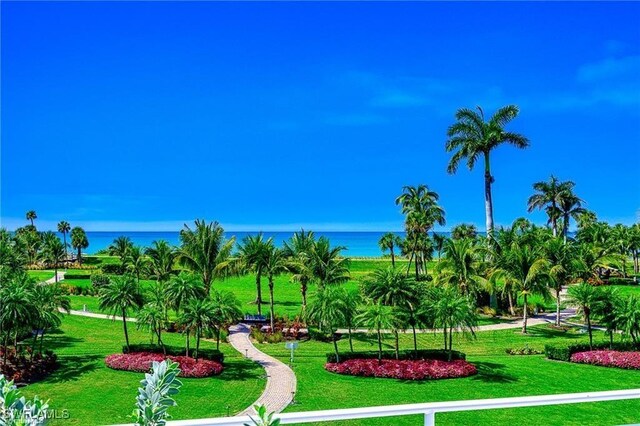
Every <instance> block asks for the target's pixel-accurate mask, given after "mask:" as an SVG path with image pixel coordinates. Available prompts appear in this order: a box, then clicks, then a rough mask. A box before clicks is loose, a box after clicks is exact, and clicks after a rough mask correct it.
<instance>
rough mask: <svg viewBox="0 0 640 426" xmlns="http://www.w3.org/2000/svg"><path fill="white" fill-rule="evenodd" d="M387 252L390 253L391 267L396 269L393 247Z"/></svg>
mask: <svg viewBox="0 0 640 426" xmlns="http://www.w3.org/2000/svg"><path fill="white" fill-rule="evenodd" d="M389 251H390V252H391V267H392V268H395V267H396V256H395V254H394V253H393V246H391V247H389Z"/></svg>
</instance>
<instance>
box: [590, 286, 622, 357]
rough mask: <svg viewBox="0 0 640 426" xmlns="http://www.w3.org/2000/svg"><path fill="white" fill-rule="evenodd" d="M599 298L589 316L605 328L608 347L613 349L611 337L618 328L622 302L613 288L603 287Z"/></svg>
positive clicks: (616, 290)
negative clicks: (607, 336)
mask: <svg viewBox="0 0 640 426" xmlns="http://www.w3.org/2000/svg"><path fill="white" fill-rule="evenodd" d="M599 296H600V297H599V300H598V303H596V304H595V305H594V307H593V308H592V311H591V315H593V316H594V317H596V318H597V319H598V323H599V324H601V325H603V326H604V327H606V333H607V334H608V335H609V342H610V344H609V347H610V348H611V349H613V335H614V334H615V332H616V330H617V329H618V328H619V324H620V311H621V308H622V306H623V305H622V304H623V300H622V298H621V297H620V294H619V292H618V289H617V288H615V287H609V286H607V287H603V288H602V290H600V295H599Z"/></svg>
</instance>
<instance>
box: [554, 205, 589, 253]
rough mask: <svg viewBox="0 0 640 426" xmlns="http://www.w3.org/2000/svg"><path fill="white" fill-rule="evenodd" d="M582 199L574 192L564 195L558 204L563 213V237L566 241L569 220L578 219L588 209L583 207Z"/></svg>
mask: <svg viewBox="0 0 640 426" xmlns="http://www.w3.org/2000/svg"><path fill="white" fill-rule="evenodd" d="M582 203H584V201H582V200H581V199H580V198H578V197H577V196H575V195H574V194H571V193H570V194H567V195H566V196H564V197H562V199H561V200H560V204H559V206H558V208H559V211H560V213H561V214H562V237H563V238H564V241H565V242H566V241H567V234H568V233H569V221H570V220H571V218H574V219H575V220H576V221H577V220H578V218H579V217H580V216H581V215H582V214H583V213H585V212H586V209H584V208H583V207H582Z"/></svg>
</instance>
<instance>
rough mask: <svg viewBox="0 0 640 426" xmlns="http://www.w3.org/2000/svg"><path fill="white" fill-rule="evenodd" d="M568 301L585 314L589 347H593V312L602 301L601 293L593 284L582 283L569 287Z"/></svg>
mask: <svg viewBox="0 0 640 426" xmlns="http://www.w3.org/2000/svg"><path fill="white" fill-rule="evenodd" d="M567 295H568V297H567V303H568V304H569V305H572V306H575V307H576V308H577V309H578V312H580V313H582V314H583V315H584V319H585V321H586V323H587V331H588V332H589V348H590V349H593V330H592V327H591V312H592V311H593V309H594V308H596V306H597V305H598V304H599V303H600V300H601V293H600V291H599V290H598V289H597V288H596V287H594V286H592V285H591V284H587V283H581V284H578V285H573V286H571V287H569V291H568V292H567Z"/></svg>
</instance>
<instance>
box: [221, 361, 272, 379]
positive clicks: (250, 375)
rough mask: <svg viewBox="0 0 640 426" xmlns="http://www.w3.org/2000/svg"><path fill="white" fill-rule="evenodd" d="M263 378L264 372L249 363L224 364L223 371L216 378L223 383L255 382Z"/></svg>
mask: <svg viewBox="0 0 640 426" xmlns="http://www.w3.org/2000/svg"><path fill="white" fill-rule="evenodd" d="M261 376H264V370H263V369H262V368H259V367H256V364H254V363H253V362H251V361H235V362H230V363H225V364H224V371H223V372H222V374H221V375H219V376H218V377H216V378H217V379H219V380H223V381H238V380H255V379H258V378H260V377H261Z"/></svg>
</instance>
